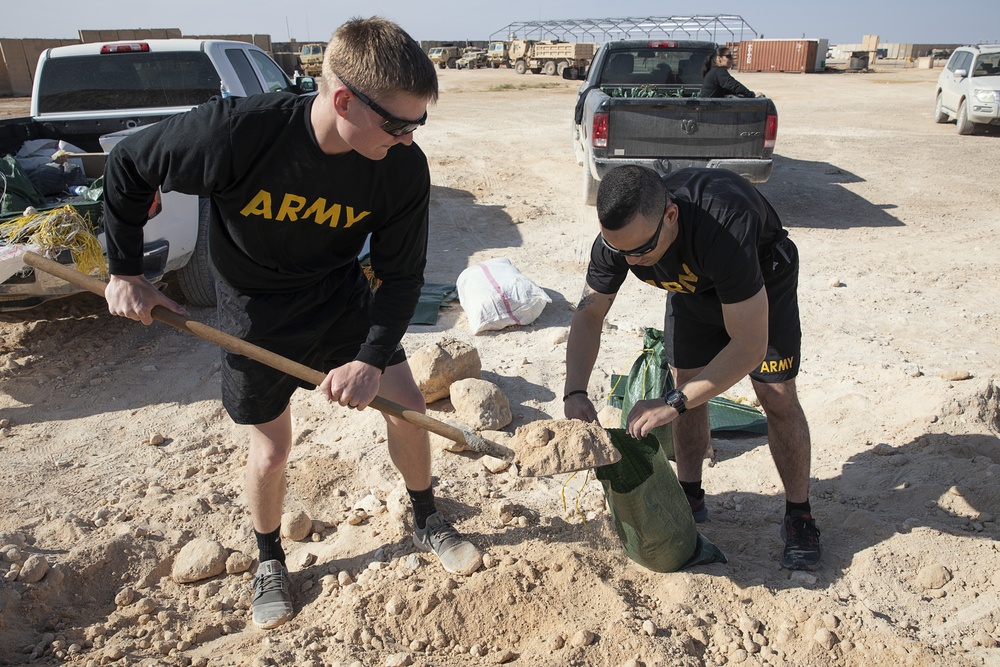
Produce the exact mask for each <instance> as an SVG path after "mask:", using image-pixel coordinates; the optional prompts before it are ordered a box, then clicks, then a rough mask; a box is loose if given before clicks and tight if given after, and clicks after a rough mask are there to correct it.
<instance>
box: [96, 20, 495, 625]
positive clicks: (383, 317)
mask: <svg viewBox="0 0 1000 667" xmlns="http://www.w3.org/2000/svg"><path fill="white" fill-rule="evenodd" d="M323 84H324V85H323V88H322V89H321V90H320V92H319V94H318V95H316V96H295V95H291V94H279V93H271V94H267V95H258V96H251V97H248V98H243V99H239V98H229V99H219V98H216V99H213V100H211V101H209V102H207V103H205V104H203V105H201V106H200V107H197V108H196V109H194V110H192V111H190V112H188V113H186V114H183V115H179V116H176V117H174V118H171V119H169V120H165V121H163V122H162V123H159V124H157V125H154V126H152V127H151V128H149V129H146V130H143V131H142V132H139V133H136V134H135V135H133V136H131V137H129V138H128V139H126V140H124V141H122V142H121V143H120V144H118V146H117V147H116V148H115V149H114V151H112V153H111V155H110V156H109V159H108V163H107V167H106V171H105V178H106V181H105V226H106V229H107V239H108V258H109V263H110V268H111V274H112V276H111V281H110V283H109V284H108V288H107V292H106V294H107V301H108V307H109V310H110V312H111V313H112V314H114V315H120V316H123V317H128V318H131V319H135V320H139V321H141V322H143V323H144V324H149V323H150V322H151V316H150V311H151V310H152V308H153V307H154V306H157V305H159V306H163V307H165V308H168V309H169V310H172V311H174V312H180V313H182V312H183V310H182V308H181V307H180V306H179V305H178V304H176V303H174V302H173V301H171V300H170V299H169V298H167V297H166V296H164V295H163V294H162V293H161V292H159V291H158V290H157V289H156V288H155V287H154V286H153V285H151V284H150V283H149V282H148V281H147V280H146V279H145V278H144V277H143V275H142V240H143V236H142V228H143V225H144V223H145V222H146V211H147V210H148V209H149V204H150V202H151V201H152V200H153V196H154V194H155V193H156V190H157V188H162V189H163V190H165V191H168V190H177V191H180V192H185V193H189V194H193V195H198V196H201V197H209V198H210V199H211V205H212V212H213V215H212V218H211V225H210V228H209V240H210V246H209V247H210V250H211V256H212V259H213V263H214V265H215V268H216V269H217V272H218V282H217V292H218V313H219V326H220V328H222V329H223V330H224V331H225V332H227V333H229V334H232V335H234V336H237V337H239V338H242V339H244V340H247V341H249V342H251V343H254V344H256V345H259V346H261V347H263V348H265V349H268V350H271V351H273V352H276V353H278V354H281V355H283V356H286V357H289V358H291V359H293V360H295V361H298V362H300V363H303V364H305V365H307V366H310V367H313V368H321V369H322V370H323V371H324V372H327V373H328V374H327V376H326V378H325V379H324V380H323V382H322V384H321V385H320V389H321V390H322V392H323V393H324V394H325V396H326V398H327V399H328V400H329V401H331V402H337V403H339V404H340V405H342V406H346V407H348V408H351V409H355V410H363V409H364V408H365V407H366V406H367V405H368V404H369V403H370V402H371V401H372V399H373V398H374V397H375V396H376V395H380V396H382V397H384V398H386V399H389V400H391V401H395V402H396V403H400V404H402V405H403V406H405V407H406V408H408V409H410V410H414V411H418V412H423V411H424V409H425V405H424V400H423V397H422V395H421V393H420V391H419V389H418V388H417V386H416V383H415V382H414V380H413V377H412V375H411V373H410V369H409V366H408V365H407V363H406V354H405V352H404V350H403V347H402V345H401V344H400V341H401V339H402V337H403V334H404V333H405V332H406V328H407V326H408V323H409V320H410V318H411V317H412V315H413V312H414V310H415V308H416V305H417V301H418V298H419V296H420V289H421V286H422V285H423V270H424V265H425V263H426V251H427V226H428V204H429V200H430V176H429V171H428V166H427V160H426V158H425V156H424V154H423V152H422V151H421V150H420V148H418V147H417V145H416V144H414V143H413V133H414V131H415V130H416V129H417V128H419V127H420V126H421V125H423V124H424V122H425V120H426V118H427V106H428V104H429V103H431V102H433V101H436V99H437V96H438V83H437V74H436V73H435V71H434V66H433V65H432V64H431V62H430V60H428V58H427V56H426V55H425V54H424V52H423V51H422V50H421V49H420V46H419V45H418V44H417V43H416V42H415V41H414V40H413V39H412V38H411V37H410V36H409V35H408V34H407V33H406V32H404V31H403V30H402V28H400V27H399V26H398V25H396V24H394V23H392V22H390V21H387V20H385V19H381V18H378V17H373V18H368V19H361V18H356V19H352V20H350V21H348V22H347V23H345V24H344V25H342V26H340V28H338V29H337V31H336V32H335V33H334V36H333V39H332V40H331V41H330V44H329V46H328V48H327V51H326V58H325V61H324V63H323ZM369 234H370V235H371V248H370V257H371V264H372V267H373V269H374V272H375V274H376V276H377V277H378V278H379V279H380V280H381V286H380V287H379V289H378V291H377V292H376V293H375V294H374V295H373V294H372V292H371V290H370V289H369V283H368V280H367V279H366V277H365V274H364V273H363V271H362V269H361V267H360V266H359V263H358V259H357V258H358V253H359V252H360V251H361V249H362V246H363V245H364V243H365V238H366V237H367V236H368V235H369ZM298 386H303V387H307V388H312V385H305V384H302V383H300V382H299V381H298V380H296V379H295V378H292V377H291V376H288V375H285V374H283V373H281V372H279V371H275V370H273V369H271V368H269V367H267V366H264V365H262V364H260V363H258V362H256V361H253V360H250V359H248V358H246V357H244V356H241V355H238V354H234V353H230V352H224V353H223V364H222V401H223V405H224V406H225V408H226V410H227V412H228V413H229V415H230V417H231V418H232V420H233V421H234V422H236V423H237V424H243V425H247V427H248V428H247V430H248V432H249V452H248V457H247V465H246V479H245V484H246V488H245V490H246V495H247V500H248V504H249V507H250V516H251V519H252V523H253V531H254V535H255V537H256V541H257V547H258V550H259V565H258V568H257V573H256V577H255V578H254V581H253V601H252V608H253V621H254V623H255V624H256V625H258V626H260V627H264V628H270V627H276V626H278V625H281V624H282V623H284V622H286V621H287V620H289V619H290V618H291V617H292V615H293V613H294V612H293V606H292V600H291V595H290V582H289V575H288V570H287V568H286V567H285V553H284V550H283V548H282V544H281V539H280V523H281V515H282V505H283V502H284V496H285V464H286V462H287V460H288V455H289V452H290V450H291V447H292V420H291V410H290V404H289V400H290V398H291V396H292V394H293V392H294V391H295V389H296V387H298ZM386 422H387V436H388V437H387V440H388V448H389V455H390V457H391V459H392V462H393V464H394V465H395V466H396V468H397V469H398V470H399V472H400V473H401V475H402V477H403V480H404V481H405V483H406V488H407V489H408V491H409V495H410V499H411V502H412V507H413V519H414V542H415V543H416V545H417V547H419V548H420V549H423V550H428V551H433V552H434V553H435V554H436V555H437V556H438V559H439V560H440V562H441V564H442V565H443V567H444V568H445V569H446V570H448V571H449V572H453V573H457V574H470V573H471V572H473V571H475V570H476V569H478V568H479V566H480V564H481V562H482V560H481V555H480V553H479V551H478V550H477V549H476V547H475V546H473V545H472V544H471V543H470V542H468V541H466V540H465V539H463V537H462V536H461V535H460V534H459V533H458V532H457V531H456V530H455V528H454V527H453V526H452V525H451V523H450V522H449V521H448V520H447V519H446V518H445V517H444V516H443V515H442V514H441V513H440V512H438V511H437V509H436V507H435V502H434V494H433V491H432V488H431V463H430V449H429V444H428V437H427V433H426V432H425V431H423V430H421V429H419V428H417V427H415V426H412V425H410V424H409V423H407V422H405V421H403V420H401V419H398V418H395V417H391V416H386Z"/></svg>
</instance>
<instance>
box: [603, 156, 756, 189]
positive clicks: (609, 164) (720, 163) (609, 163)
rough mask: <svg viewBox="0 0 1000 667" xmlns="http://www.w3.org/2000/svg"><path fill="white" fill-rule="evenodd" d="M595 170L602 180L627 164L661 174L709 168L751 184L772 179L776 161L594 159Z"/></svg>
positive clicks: (737, 159)
mask: <svg viewBox="0 0 1000 667" xmlns="http://www.w3.org/2000/svg"><path fill="white" fill-rule="evenodd" d="M593 164H594V168H595V169H596V171H597V173H596V174H593V176H594V178H596V179H597V180H601V179H603V178H604V175H605V174H607V173H608V172H609V171H611V170H612V169H614V168H615V167H621V166H622V165H626V164H636V165H639V166H642V167H649V168H650V169H652V170H653V171H656V172H657V173H659V174H669V173H670V172H672V171H677V170H678V169H686V168H687V167H709V168H713V169H728V170H729V171H734V172H736V173H737V174H739V175H740V176H742V177H743V178H745V179H747V180H748V181H750V182H751V183H766V182H767V179H769V178H770V177H771V170H772V169H773V168H774V161H773V160H771V159H740V158H726V159H712V160H710V159H697V158H683V159H676V160H675V159H669V158H667V159H661V160H656V159H651V160H622V159H613V158H599V157H595V158H594V162H593Z"/></svg>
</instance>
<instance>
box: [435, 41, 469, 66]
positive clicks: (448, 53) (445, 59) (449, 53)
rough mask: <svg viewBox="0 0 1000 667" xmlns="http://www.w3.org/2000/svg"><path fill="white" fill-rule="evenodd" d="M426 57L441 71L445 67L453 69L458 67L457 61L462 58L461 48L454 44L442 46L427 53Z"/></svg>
mask: <svg viewBox="0 0 1000 667" xmlns="http://www.w3.org/2000/svg"><path fill="white" fill-rule="evenodd" d="M427 57H428V58H430V59H431V62H432V63H434V64H435V65H437V66H438V67H440V68H441V69H444V68H445V67H447V68H448V69H455V67H456V66H457V65H458V59H459V58H461V57H462V48H461V47H459V46H455V45H454V44H442V45H441V46H435V47H434V48H432V49H431V50H430V51H428V52H427Z"/></svg>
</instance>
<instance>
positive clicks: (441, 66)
mask: <svg viewBox="0 0 1000 667" xmlns="http://www.w3.org/2000/svg"><path fill="white" fill-rule="evenodd" d="M447 66H448V64H447V63H444V62H440V63H438V69H444V68H445V67H447Z"/></svg>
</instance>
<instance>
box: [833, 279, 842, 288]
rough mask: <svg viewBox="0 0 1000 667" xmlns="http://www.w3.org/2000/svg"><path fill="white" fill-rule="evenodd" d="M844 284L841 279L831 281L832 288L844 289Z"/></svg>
mask: <svg viewBox="0 0 1000 667" xmlns="http://www.w3.org/2000/svg"><path fill="white" fill-rule="evenodd" d="M843 286H844V283H842V282H841V281H840V278H834V279H833V280H831V281H830V287H843Z"/></svg>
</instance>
